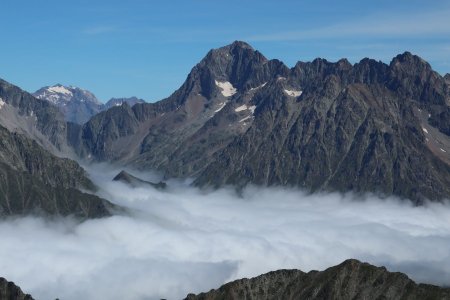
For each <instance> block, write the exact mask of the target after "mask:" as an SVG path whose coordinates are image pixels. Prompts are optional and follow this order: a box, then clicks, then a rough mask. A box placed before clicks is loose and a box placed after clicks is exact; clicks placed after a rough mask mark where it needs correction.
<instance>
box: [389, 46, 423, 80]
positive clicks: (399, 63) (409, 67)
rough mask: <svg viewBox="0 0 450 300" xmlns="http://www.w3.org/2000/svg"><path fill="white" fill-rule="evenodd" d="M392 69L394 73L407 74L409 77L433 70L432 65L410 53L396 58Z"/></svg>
mask: <svg viewBox="0 0 450 300" xmlns="http://www.w3.org/2000/svg"><path fill="white" fill-rule="evenodd" d="M390 67H391V68H392V69H393V70H394V71H397V72H403V73H407V74H409V75H411V74H413V73H416V74H417V73H420V72H423V71H431V70H432V69H431V66H430V64H428V63H427V62H426V61H425V60H424V59H422V58H421V57H419V56H417V55H414V54H412V53H411V52H408V51H406V52H404V53H403V54H399V55H397V56H396V57H394V58H393V59H392V61H391V63H390Z"/></svg>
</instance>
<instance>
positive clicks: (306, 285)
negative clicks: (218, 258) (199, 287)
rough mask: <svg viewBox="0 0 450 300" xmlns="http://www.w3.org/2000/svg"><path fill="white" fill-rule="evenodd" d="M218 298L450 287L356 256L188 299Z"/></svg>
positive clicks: (415, 298)
mask: <svg viewBox="0 0 450 300" xmlns="http://www.w3.org/2000/svg"><path fill="white" fill-rule="evenodd" d="M219 299H247V300H269V299H310V300H318V299H336V300H339V299H342V300H343V299H353V300H360V299H361V300H363V299H405V300H424V299H430V300H431V299H434V300H437V299H442V300H443V299H450V289H444V288H439V287H437V286H433V285H428V284H416V283H415V282H414V281H412V280H411V279H409V278H408V276H406V275H405V274H403V273H391V272H388V271H387V270H386V269H385V268H383V267H381V268H379V267H374V266H372V265H370V264H367V263H361V262H359V261H357V260H353V259H352V260H346V261H344V262H343V263H341V264H340V265H338V266H335V267H331V268H329V269H326V270H325V271H321V272H319V271H311V272H308V273H304V272H302V271H300V270H279V271H274V272H270V273H267V274H263V275H260V276H258V277H255V278H251V279H240V280H236V281H233V282H230V283H227V284H225V285H223V286H221V287H220V288H219V289H217V290H211V291H209V292H206V293H201V294H199V295H194V294H190V295H188V296H187V298H186V300H219Z"/></svg>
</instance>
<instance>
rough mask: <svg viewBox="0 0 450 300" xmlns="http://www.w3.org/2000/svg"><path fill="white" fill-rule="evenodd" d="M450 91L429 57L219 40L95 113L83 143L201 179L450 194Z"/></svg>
mask: <svg viewBox="0 0 450 300" xmlns="http://www.w3.org/2000/svg"><path fill="white" fill-rule="evenodd" d="M449 91H450V89H449V86H448V84H447V83H446V81H445V79H444V78H443V77H441V76H440V75H439V74H437V73H436V72H434V71H433V70H432V69H431V67H430V66H429V64H428V63H426V62H425V61H423V60H422V59H421V58H419V57H417V56H415V55H412V54H411V53H408V52H405V53H404V54H401V55H398V56H397V57H395V58H394V59H393V60H392V62H391V63H390V64H389V65H387V64H384V63H382V62H379V61H375V60H372V59H367V58H366V59H363V60H361V61H360V62H359V63H357V64H354V65H352V64H350V63H349V62H348V61H347V60H345V59H342V60H340V61H338V62H336V63H331V62H328V61H326V60H324V59H316V60H314V61H312V62H299V63H297V64H296V66H295V67H294V68H292V69H289V68H287V67H286V66H285V65H284V64H283V63H282V62H280V61H278V60H268V59H266V58H265V57H264V56H263V55H262V54H261V53H259V52H258V51H255V50H254V49H252V48H251V47H250V46H249V45H248V44H246V43H243V42H234V43H233V44H231V45H228V46H225V47H222V48H219V49H214V50H211V51H210V52H209V53H208V54H207V55H206V57H205V58H204V59H203V60H202V61H201V62H200V63H199V64H198V65H196V66H195V67H194V68H193V69H192V71H191V72H190V73H189V75H188V77H187V79H186V81H185V82H184V84H183V85H182V86H181V87H180V89H178V90H177V91H176V92H175V93H174V94H173V95H171V96H170V97H169V98H167V99H164V100H162V101H160V102H157V103H149V104H137V105H135V106H133V107H132V108H131V107H129V106H126V105H123V106H121V107H114V108H112V109H110V110H108V111H106V112H103V113H100V114H98V115H97V116H95V117H93V118H92V119H91V120H90V121H89V122H87V123H86V124H85V125H84V126H83V127H82V128H81V130H80V131H79V132H78V133H77V136H76V137H74V138H71V140H75V141H77V142H76V143H75V144H76V145H77V146H76V147H75V148H76V149H77V153H78V154H79V155H80V156H82V157H84V158H88V159H92V160H96V161H115V162H117V163H120V164H126V165H132V166H134V167H138V168H141V169H157V170H160V171H162V172H164V173H165V174H166V176H167V177H171V176H175V177H188V176H192V177H196V180H195V184H196V185H199V186H214V187H219V186H222V185H227V184H232V185H235V186H239V187H242V186H245V185H246V184H248V183H254V184H260V185H283V186H284V185H289V186H300V187H303V188H305V189H307V190H310V191H317V190H332V191H343V192H347V191H354V192H375V193H378V194H380V195H383V196H387V195H397V196H400V197H405V198H410V199H412V200H414V201H415V202H416V203H420V202H421V201H423V200H424V199H432V200H438V199H442V198H445V197H450V169H449V166H450V136H449V135H448V133H449V132H450V129H449V128H450V127H449V126H450V125H449V123H448V122H449V121H448V120H450V118H448V114H449V113H450V112H449V109H450V106H449V104H450V92H449Z"/></svg>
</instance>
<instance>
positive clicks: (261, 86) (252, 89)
mask: <svg viewBox="0 0 450 300" xmlns="http://www.w3.org/2000/svg"><path fill="white" fill-rule="evenodd" d="M266 84H267V82H264V83H263V84H261V85H260V86H257V87H254V88H251V89H250V92H253V91H256V90H258V89H260V88H263V87H264V86H265V85H266Z"/></svg>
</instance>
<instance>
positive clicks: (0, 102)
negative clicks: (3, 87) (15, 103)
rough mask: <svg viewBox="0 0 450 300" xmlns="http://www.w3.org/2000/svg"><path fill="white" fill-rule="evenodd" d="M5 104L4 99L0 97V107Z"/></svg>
mask: <svg viewBox="0 0 450 300" xmlns="http://www.w3.org/2000/svg"><path fill="white" fill-rule="evenodd" d="M5 104H6V103H5V101H3V99H2V98H0V109H2V107H3V105H5Z"/></svg>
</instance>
